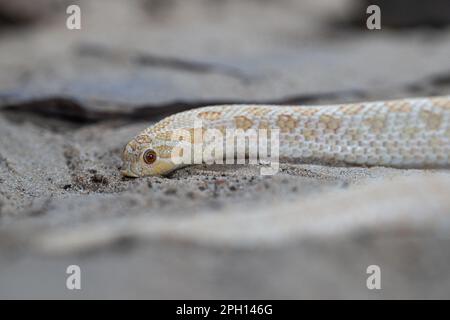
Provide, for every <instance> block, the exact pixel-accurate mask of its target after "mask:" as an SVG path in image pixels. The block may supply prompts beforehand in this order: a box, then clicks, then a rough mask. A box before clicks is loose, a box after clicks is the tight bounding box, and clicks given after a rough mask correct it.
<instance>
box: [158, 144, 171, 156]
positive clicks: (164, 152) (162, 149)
mask: <svg viewBox="0 0 450 320" xmlns="http://www.w3.org/2000/svg"><path fill="white" fill-rule="evenodd" d="M172 149H173V147H169V146H165V145H163V146H157V147H155V148H154V150H155V151H156V152H157V153H158V157H160V158H170V157H171V156H172Z"/></svg>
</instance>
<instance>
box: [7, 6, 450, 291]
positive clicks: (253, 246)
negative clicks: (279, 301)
mask: <svg viewBox="0 0 450 320" xmlns="http://www.w3.org/2000/svg"><path fill="white" fill-rule="evenodd" d="M46 2H47V3H48V1H46ZM125 3H129V4H128V5H126V4H125ZM130 3H131V4H130ZM349 3H350V1H326V0H321V1H305V2H298V1H289V0H283V1H262V0H261V1H256V0H254V1H250V0H248V1H224V2H218V1H212V0H210V1H200V0H198V1H191V2H189V4H187V2H186V1H181V0H179V1H129V2H123V1H95V4H94V2H89V1H79V4H80V6H81V8H82V12H83V20H82V23H83V24H82V30H79V31H69V30H67V29H66V28H65V18H66V15H65V10H64V7H63V9H60V8H58V7H56V8H55V9H54V10H55V12H54V13H52V14H50V17H47V16H45V19H44V18H43V19H44V21H45V22H44V21H41V22H38V23H36V24H33V25H32V26H31V27H30V26H28V27H24V28H15V27H8V28H7V27H4V28H2V29H0V31H1V33H0V298H24V297H25V298H69V299H70V298H239V299H240V298H373V299H379V298H448V297H449V296H450V271H449V270H450V269H449V268H448V266H449V263H450V251H449V250H448V247H449V244H450V237H449V235H450V197H448V190H450V172H449V171H448V170H401V169H392V168H381V167H372V168H365V167H345V168H344V167H326V166H318V165H306V164H289V163H285V164H282V166H281V170H280V172H279V173H278V174H276V175H274V176H261V175H259V170H258V168H257V167H253V166H230V165H227V166H219V165H216V166H204V165H200V166H194V167H190V168H185V169H181V170H179V171H177V172H175V173H174V174H172V175H171V176H169V177H164V178H163V177H149V178H142V179H129V178H123V177H121V176H120V174H119V171H118V168H119V167H120V165H121V160H120V152H121V150H122V148H123V146H124V144H125V143H126V142H127V141H128V140H129V139H130V138H131V137H133V136H134V135H135V134H136V133H137V132H139V131H140V130H142V129H143V128H145V127H147V126H149V125H150V124H152V123H154V122H155V121H157V120H158V119H161V118H162V117H164V116H165V115H167V114H170V113H173V112H177V111H180V110H185V109H189V108H193V107H197V106H204V105H209V104H215V103H241V102H256V103H280V104H296V103H298V104H327V103H339V102H352V101H358V100H376V99H389V98H396V97H409V96H428V95H440V94H447V95H448V94H449V92H450V80H449V79H450V71H449V70H450V60H449V59H448V57H449V52H450V29H448V28H439V29H429V28H414V29H407V30H398V29H389V28H386V29H383V30H382V31H368V30H366V29H363V28H361V27H355V26H354V25H351V24H346V21H347V20H346V19H348V20H350V18H348V17H347V15H348V12H350V9H349V8H350V7H351V6H348V4H349ZM1 9H2V8H1V7H0V10H1ZM116 21H120V23H117V22H116ZM73 264H76V265H79V266H80V267H81V270H82V290H79V291H77V290H74V291H71V290H67V289H66V278H67V276H68V275H67V274H66V268H67V266H69V265H73ZM373 264H375V265H378V266H379V267H380V268H381V275H382V276H381V279H382V280H381V285H382V289H381V290H368V289H367V287H366V279H367V277H368V274H366V269H367V267H368V266H369V265H373Z"/></svg>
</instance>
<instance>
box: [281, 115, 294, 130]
mask: <svg viewBox="0 0 450 320" xmlns="http://www.w3.org/2000/svg"><path fill="white" fill-rule="evenodd" d="M277 125H278V127H279V128H280V130H281V132H291V131H293V130H294V129H295V128H296V127H297V125H298V121H297V120H296V119H294V118H293V117H292V116H290V115H288V114H282V115H279V116H278V119H277Z"/></svg>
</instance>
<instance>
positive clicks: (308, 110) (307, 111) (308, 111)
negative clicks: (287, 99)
mask: <svg viewBox="0 0 450 320" xmlns="http://www.w3.org/2000/svg"><path fill="white" fill-rule="evenodd" d="M297 112H298V113H300V114H301V115H302V116H305V117H311V116H313V115H315V114H316V113H317V112H319V109H317V108H312V107H300V108H299V109H298V111H297Z"/></svg>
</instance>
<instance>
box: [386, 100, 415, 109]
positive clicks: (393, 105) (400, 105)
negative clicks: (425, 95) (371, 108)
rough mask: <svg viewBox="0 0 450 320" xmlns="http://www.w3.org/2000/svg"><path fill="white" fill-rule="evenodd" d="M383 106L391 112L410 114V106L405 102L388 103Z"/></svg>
mask: <svg viewBox="0 0 450 320" xmlns="http://www.w3.org/2000/svg"><path fill="white" fill-rule="evenodd" d="M385 105H386V107H388V109H389V111H391V112H410V111H411V110H412V107H411V104H410V103H409V102H408V101H406V100H399V101H388V102H386V103H385Z"/></svg>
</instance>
